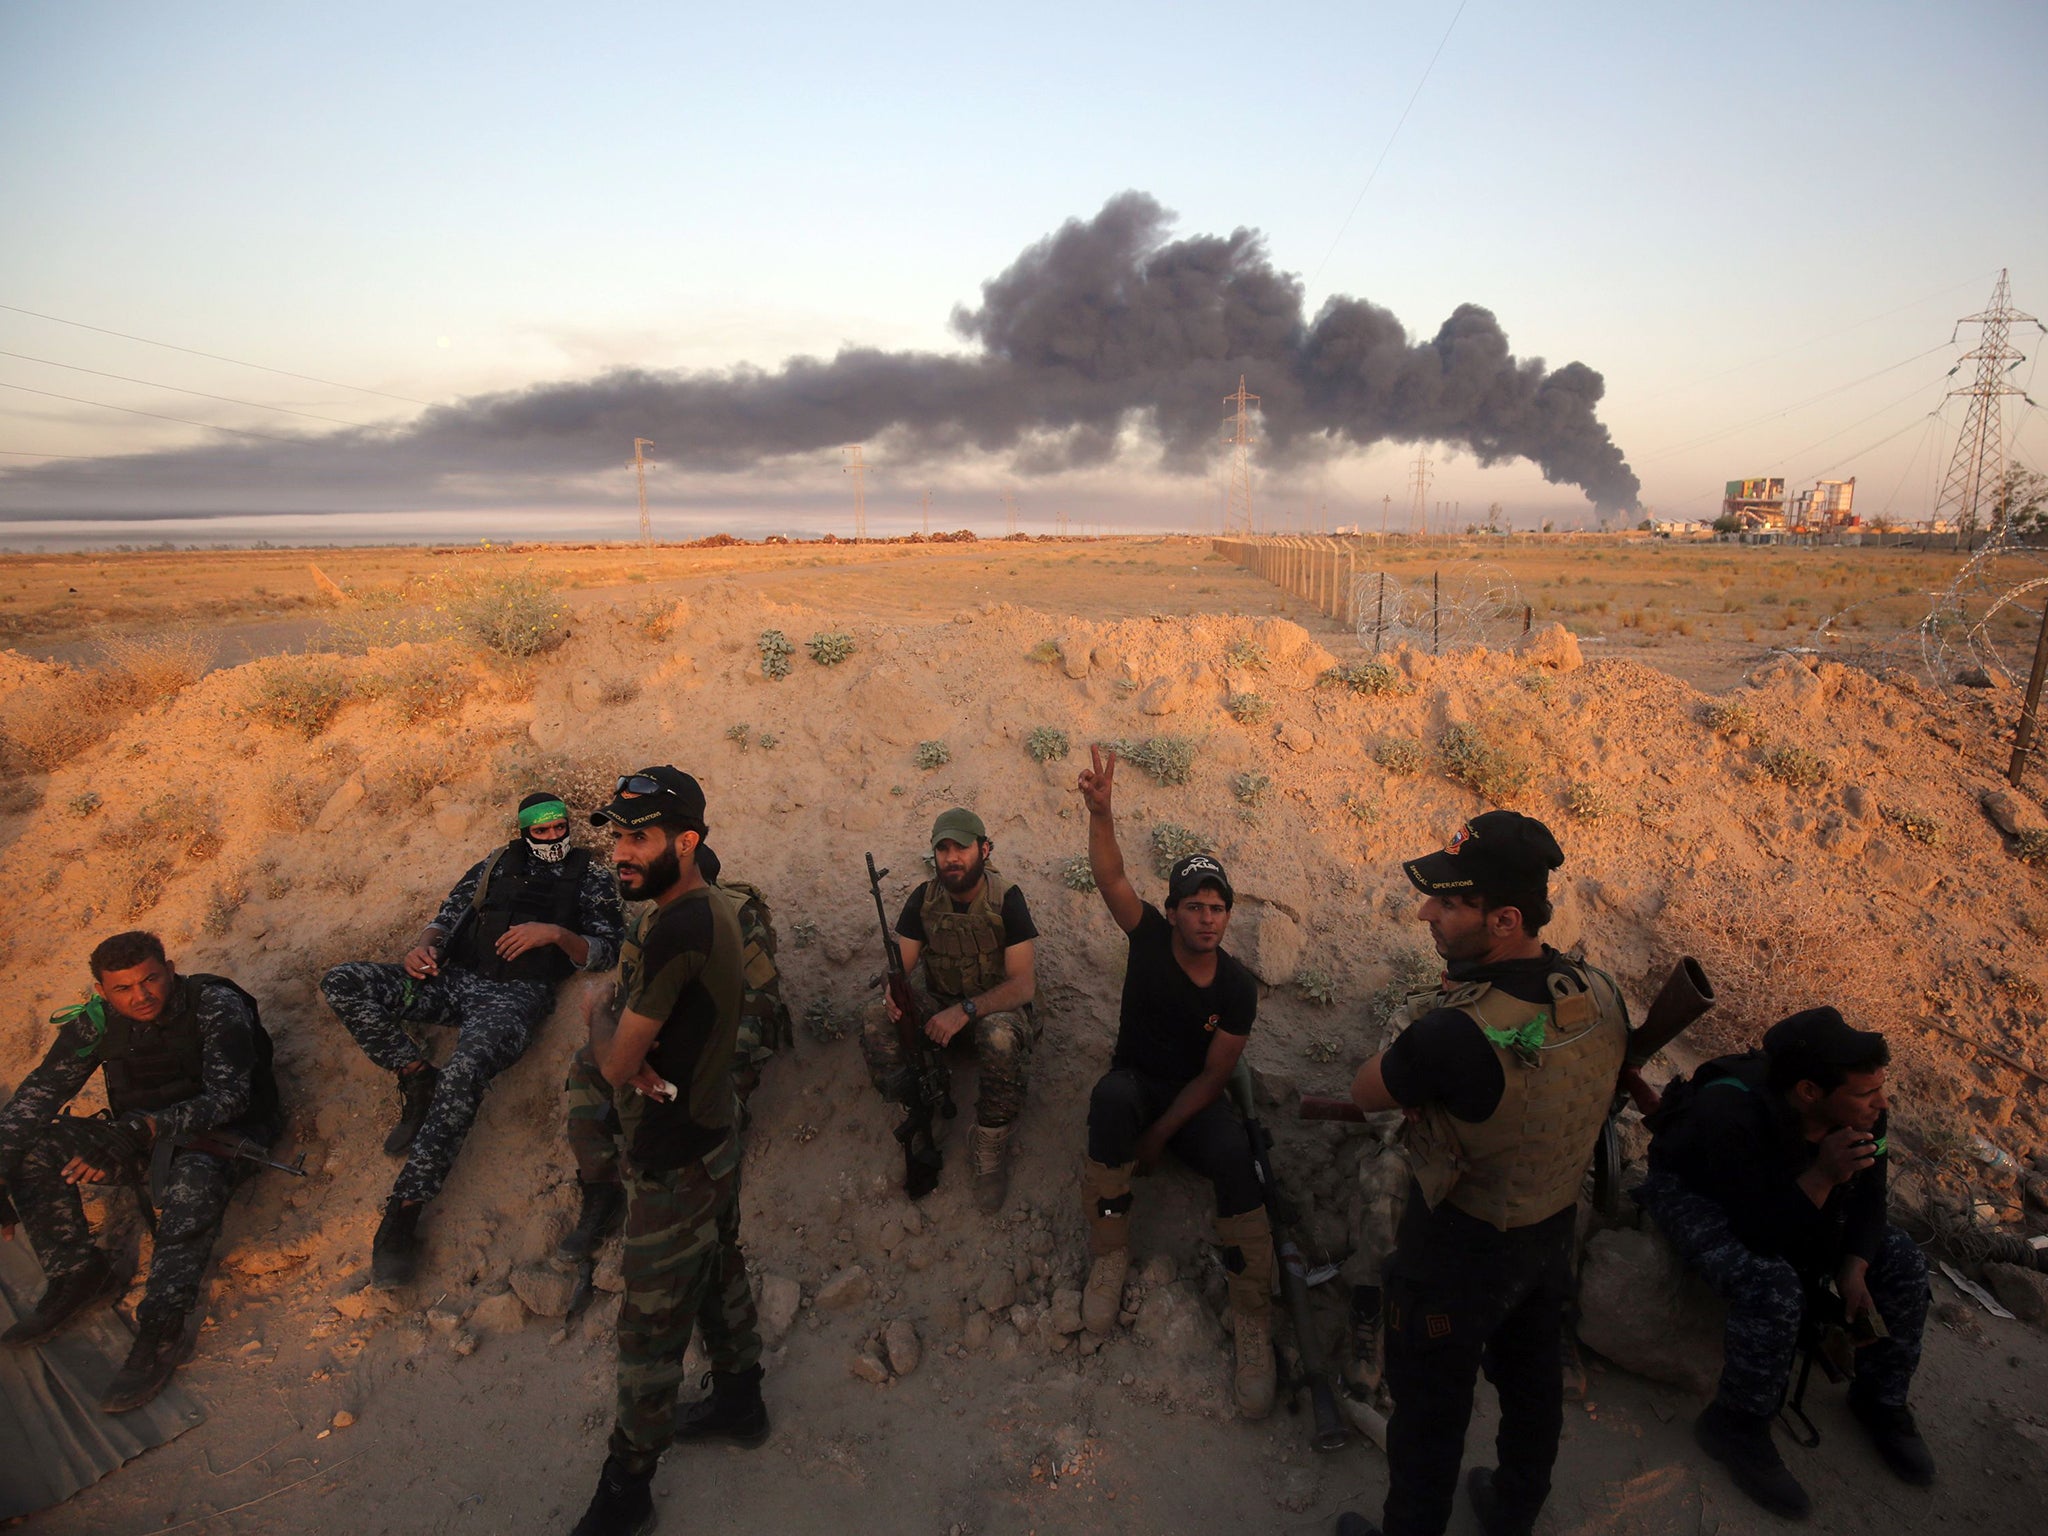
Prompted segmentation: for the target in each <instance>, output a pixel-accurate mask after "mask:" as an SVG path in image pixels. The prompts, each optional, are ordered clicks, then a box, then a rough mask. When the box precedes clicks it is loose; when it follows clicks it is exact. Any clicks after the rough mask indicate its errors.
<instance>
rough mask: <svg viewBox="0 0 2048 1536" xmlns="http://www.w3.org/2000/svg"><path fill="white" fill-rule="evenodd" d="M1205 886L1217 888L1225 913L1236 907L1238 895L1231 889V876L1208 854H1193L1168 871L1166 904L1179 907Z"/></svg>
mask: <svg viewBox="0 0 2048 1536" xmlns="http://www.w3.org/2000/svg"><path fill="white" fill-rule="evenodd" d="M1205 885H1213V886H1215V887H1216V892H1217V894H1218V895H1220V896H1221V897H1222V898H1223V907H1224V910H1225V911H1228V910H1229V909H1230V908H1231V907H1232V906H1233V905H1235V903H1236V901H1237V893H1236V892H1235V891H1233V890H1231V888H1230V876H1228V875H1226V874H1225V873H1224V872H1223V866H1222V865H1221V864H1219V863H1217V862H1216V860H1215V859H1214V858H1212V857H1210V856H1209V855H1208V854H1206V853H1191V854H1189V855H1188V856H1187V857H1186V858H1184V859H1182V860H1180V861H1179V862H1178V863H1176V864H1175V865H1174V866H1173V868H1172V869H1170V870H1168V871H1167V874H1166V904H1167V905H1168V906H1169V907H1171V906H1178V905H1179V904H1180V903H1181V902H1183V901H1185V900H1187V898H1188V897H1190V896H1192V895H1194V894H1195V892H1197V891H1199V890H1200V889H1201V888H1202V887H1203V886H1205Z"/></svg>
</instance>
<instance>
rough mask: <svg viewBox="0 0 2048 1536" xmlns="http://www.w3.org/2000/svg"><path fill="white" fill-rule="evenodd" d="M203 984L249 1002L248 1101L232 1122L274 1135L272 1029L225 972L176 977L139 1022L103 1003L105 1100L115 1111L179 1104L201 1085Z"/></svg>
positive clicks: (275, 1103)
mask: <svg viewBox="0 0 2048 1536" xmlns="http://www.w3.org/2000/svg"><path fill="white" fill-rule="evenodd" d="M209 986H213V987H226V988H228V989H229V990H230V991H232V992H233V993H234V994H235V995H236V996H237V997H239V998H241V999H242V1001H243V1002H245V1003H247V1004H248V1005H249V1014H250V1018H251V1021H252V1025H253V1030H254V1046H255V1063H254V1068H253V1070H252V1071H251V1073H250V1077H249V1107H248V1108H247V1109H246V1110H245V1111H243V1114H242V1118H241V1120H240V1121H238V1122H237V1124H239V1125H243V1126H245V1127H248V1128H250V1129H251V1130H252V1131H256V1132H259V1133H261V1132H264V1131H267V1132H268V1134H269V1135H270V1136H274V1135H275V1134H276V1132H277V1128H278V1126H279V1123H280V1115H279V1106H278V1097H277V1078H276V1075H275V1074H274V1073H273V1071H272V1069H271V1056H272V1051H271V1044H270V1034H269V1032H268V1031H267V1030H265V1029H264V1027H263V1020H262V1017H261V1015H260V1013H259V1011H258V1009H257V1006H256V999H255V998H253V997H251V996H250V995H249V994H248V993H247V992H245V991H243V990H242V989H241V988H240V987H238V986H236V985H235V983H233V982H232V981H229V980H228V979H227V978H226V977H225V976H212V975H208V974H207V973H206V972H204V971H198V972H194V973H193V974H192V975H190V976H180V977H179V978H178V979H177V982H176V984H175V985H174V986H173V987H172V989H171V996H170V1000H169V1001H168V1002H167V1003H165V1005H164V1011H163V1012H162V1013H161V1014H159V1015H157V1017H156V1019H155V1020H154V1021H153V1022H151V1023H149V1024H137V1023H136V1022H135V1021H134V1020H133V1019H130V1018H129V1017H127V1015H125V1014H123V1013H121V1012H119V1011H118V1010H116V1009H113V1008H109V1009H107V1032H106V1034H105V1035H104V1036H102V1037H101V1041H100V1070H101V1071H102V1072H103V1073H104V1074H105V1078H106V1087H107V1107H108V1108H109V1109H111V1110H112V1111H113V1112H114V1113H115V1114H116V1115H125V1114H128V1113H129V1112H130V1111H137V1110H139V1111H142V1112H144V1113H147V1112H149V1111H152V1110H158V1109H167V1108H169V1107H170V1106H171V1105H173V1104H182V1103H184V1102H185V1100H187V1099H192V1098H197V1097H198V1096H199V1095H200V1094H201V1093H202V1092H204V1091H205V1088H206V1078H205V1073H204V1055H205V1049H204V1043H203V1041H202V1039H201V1037H200V1031H199V994H200V992H201V991H202V990H203V989H204V988H206V987H209Z"/></svg>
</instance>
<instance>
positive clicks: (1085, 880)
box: [1060, 853, 1095, 891]
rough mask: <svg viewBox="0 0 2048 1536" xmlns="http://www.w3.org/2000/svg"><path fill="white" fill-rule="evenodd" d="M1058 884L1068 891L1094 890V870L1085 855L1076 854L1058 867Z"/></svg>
mask: <svg viewBox="0 0 2048 1536" xmlns="http://www.w3.org/2000/svg"><path fill="white" fill-rule="evenodd" d="M1060 884H1061V885H1064V886H1065V887H1066V888H1067V889H1068V890H1070V891H1092V890H1094V889H1095V870H1094V867H1093V866H1092V865H1090V864H1089V862H1088V855H1087V854H1085V853H1079V854H1076V855H1074V857H1073V858H1071V859H1069V860H1067V862H1066V863H1064V864H1062V865H1061V866H1060Z"/></svg>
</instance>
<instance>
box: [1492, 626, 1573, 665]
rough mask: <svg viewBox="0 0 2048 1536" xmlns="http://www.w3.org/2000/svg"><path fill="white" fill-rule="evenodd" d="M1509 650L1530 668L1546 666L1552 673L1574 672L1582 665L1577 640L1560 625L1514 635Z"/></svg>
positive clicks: (1536, 628)
mask: <svg viewBox="0 0 2048 1536" xmlns="http://www.w3.org/2000/svg"><path fill="white" fill-rule="evenodd" d="M1508 651H1509V653H1510V654H1512V655H1515V656H1519V657H1521V659H1522V660H1524V661H1526V662H1528V663H1529V664H1530V665H1531V666H1537V667H1548V668H1550V669H1551V670H1552V671H1553V672H1574V671H1577V670H1578V669H1579V668H1580V667H1581V666H1583V665H1584V664H1585V658H1584V657H1583V656H1581V655H1580V654H1579V641H1578V637H1577V636H1576V635H1574V634H1573V633H1572V632H1571V631H1570V630H1568V629H1566V628H1565V627H1564V626H1563V625H1562V624H1539V625H1537V626H1536V627H1535V628H1534V629H1532V630H1530V631H1529V633H1527V634H1526V635H1518V636H1516V637H1515V639H1514V640H1513V641H1511V642H1510V643H1509V645H1508Z"/></svg>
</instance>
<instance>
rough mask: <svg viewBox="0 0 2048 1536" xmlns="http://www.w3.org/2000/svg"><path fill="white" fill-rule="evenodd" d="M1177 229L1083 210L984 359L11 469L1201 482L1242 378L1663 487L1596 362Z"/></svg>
mask: <svg viewBox="0 0 2048 1536" xmlns="http://www.w3.org/2000/svg"><path fill="white" fill-rule="evenodd" d="M1170 223H1171V215H1169V214H1168V213H1167V211H1166V210H1165V209H1163V208H1162V207H1160V205H1159V204H1158V203H1157V202H1155V201H1154V200H1153V199H1152V198H1151V197H1149V196H1147V195H1145V194H1144V193H1142V192H1126V193H1123V194H1122V195H1120V196H1118V197H1115V198H1112V199H1111V200H1110V201H1109V202H1108V203H1107V204H1106V205H1104V207H1103V209H1102V211H1101V212H1100V213H1098V214H1096V216H1095V217H1094V218H1092V219H1088V220H1080V219H1075V220H1070V221H1069V222H1068V223H1067V224H1065V225H1064V226H1063V227H1062V228H1061V229H1060V230H1059V231H1058V232H1057V233H1055V234H1053V235H1051V236H1050V237H1048V238H1047V239H1045V240H1042V241H1040V242H1039V243H1038V244H1036V245H1034V246H1032V247H1031V248H1030V249H1028V250H1026V251H1025V252H1024V253H1023V255H1021V256H1019V257H1018V258H1017V260H1016V261H1015V262H1014V263H1013V264H1012V265H1011V266H1010V268H1009V270H1008V271H1006V272H1004V273H1003V274H1002V275H1001V276H999V277H996V278H994V279H993V280H991V281H989V282H987V283H984V284H983V285H982V296H981V304H980V306H979V307H978V308H974V309H968V308H966V307H964V306H963V307H961V308H958V309H956V310H955V311H954V313H953V317H952V318H953V325H954V328H955V329H956V330H957V331H958V332H959V334H960V335H961V337H962V338H963V339H964V340H965V341H967V342H969V343H970V344H972V346H973V348H974V350H971V351H967V352H964V353H958V354H940V353H926V352H881V351H877V350H875V349H873V348H868V347H849V348H847V349H846V350H844V351H842V352H840V353H839V354H838V355H837V356H836V357H834V358H832V359H830V360H829V361H826V360H822V359H817V358H797V359H794V360H792V361H791V362H788V363H786V364H785V365H783V366H782V367H781V368H779V369H776V370H775V371H773V372H768V371H764V370H761V369H758V368H751V367H741V368H735V369H732V370H731V371H729V372H695V373H685V372H679V371H667V370H654V369H641V368H619V369H614V370H612V371H611V372H608V373H605V374H602V375H600V376H599V377H597V378H595V379H588V380H582V381H577V382H573V383H556V384H540V385H535V386H533V387H531V388H528V389H521V390H513V391H508V392H506V393H503V394H494V395H481V396H475V397H472V398H469V399H464V400H460V401H458V402H456V403H454V404H452V405H443V406H435V407H432V408H431V409H429V410H427V411H425V412H423V413H422V414H421V415H420V416H419V417H418V418H416V419H415V420H414V421H412V422H411V423H409V424H407V425H404V426H401V427H396V428H388V429H370V428H364V429H355V430H351V431H347V432H340V433H335V434H332V435H330V436H326V437H320V438H308V439H306V440H304V441H303V442H298V443H292V444H273V443H268V442H265V443H234V444H209V445H206V446H201V447H195V448H188V449H183V450H178V451H172V452H163V453H151V454H137V455H132V456H128V457H124V458H120V459H116V460H111V461H101V462H96V463H89V464H58V463H51V464H47V465H41V466H37V467H35V468H33V469H28V470H22V471H16V472H14V473H12V474H9V475H6V476H5V477H4V478H0V501H4V502H5V503H9V504H12V506H13V507H14V509H15V511H16V513H17V515H19V514H21V513H24V512H28V511H31V510H42V509H52V508H59V507H61V508H63V509H65V510H68V511H72V512H73V513H74V515H76V514H78V513H83V514H84V515H87V516H90V515H91V513H92V512H93V511H94V510H98V509H101V508H109V507H110V506H111V504H113V503H115V502H119V503H121V504H124V505H126V506H128V507H129V508H130V509H131V510H130V511H129V512H128V513H126V514H123V515H131V516H132V515H133V510H134V509H138V508H141V509H148V510H152V511H157V512H160V513H163V514H165V515H169V514H171V513H173V512H175V511H211V510H222V509H225V508H227V507H259V506H260V507H281V506H305V505H319V506H327V507H334V508H364V507H370V506H378V505H392V506H421V505H448V504H459V503H461V502H466V501H479V500H489V501H494V502H503V501H506V500H532V501H541V500H551V499H558V498H559V496H560V494H561V493H560V489H559V487H558V486H556V485H552V484H548V483H547V482H548V481H549V478H550V477H564V476H581V475H588V474H592V473H596V472H599V471H605V470H610V469H614V468H615V467H616V466H617V464H618V462H619V459H620V456H621V453H622V452H623V445H625V444H627V443H630V442H631V441H632V439H633V438H634V437H635V436H640V437H648V438H652V439H653V440H654V442H655V443H656V445H657V451H658V453H659V454H660V456H661V459H662V460H663V462H664V463H666V464H667V465H669V466H671V467H672V468H675V469H680V470H681V471H683V472H685V473H698V474H702V473H707V472H737V471H742V470H747V469H752V468H755V467H757V466H760V465H762V464H764V463H767V462H771V461H773V460H776V459H778V458H783V457H785V456H788V455H795V454H808V453H815V452H817V451H819V450H821V449H833V448H837V447H838V446H839V445H841V444H845V443H853V442H864V441H865V442H871V443H877V444H878V445H879V450H878V453H877V457H886V458H887V459H890V460H895V461H899V462H904V461H911V460H917V459H927V460H928V459H941V458H945V457H947V456H949V455H953V454H957V453H959V452H961V451H963V450H979V451H982V452H987V453H995V454H1008V455H1010V456H1011V457H1012V459H1013V462H1014V465H1015V467H1016V468H1017V470H1018V471H1019V472H1022V473H1050V472H1055V471H1058V470H1060V469H1065V468H1071V467H1080V466H1087V465H1094V464H1100V463H1104V462H1106V461H1108V460H1110V459H1111V458H1113V457H1114V456H1115V455H1116V454H1117V452H1118V449H1119V443H1120V441H1121V440H1122V434H1123V433H1124V432H1125V431H1126V429H1128V428H1130V427H1132V426H1137V427H1140V428H1142V429H1149V433H1150V435H1151V436H1152V437H1154V438H1156V440H1157V441H1158V443H1159V444H1160V448H1161V459H1162V462H1163V464H1164V466H1165V467H1166V468H1167V469H1169V470H1171V471H1173V472H1176V473H1192V472H1198V471H1199V470H1201V469H1202V468H1203V467H1204V466H1205V465H1206V464H1207V463H1208V462H1209V461H1210V458H1211V456H1212V455H1213V454H1214V453H1215V452H1216V451H1217V449H1218V445H1219V443H1220V441H1221V437H1222V432H1221V422H1222V415H1223V405H1222V400H1223V396H1224V394H1225V393H1227V392H1228V391H1230V390H1231V389H1233V388H1234V387H1235V386H1236V384H1237V380H1238V376H1239V375H1240V374H1242V375H1244V376H1245V378H1246V380H1247V382H1248V383H1249V386H1250V388H1251V389H1252V390H1253V391H1254V392H1255V393H1257V394H1259V395H1260V396H1262V397H1263V402H1264V404H1263V416H1264V419H1263V422H1262V425H1261V434H1260V435H1261V448H1260V455H1261V458H1262V460H1263V461H1264V462H1266V463H1268V464H1285V463H1289V462H1295V461H1300V460H1303V459H1308V458H1312V457H1314V456H1317V455H1320V454H1327V453H1330V452H1333V451H1338V450H1341V449H1343V448H1344V447H1346V446H1357V447H1366V446H1369V445H1371V444H1373V443H1377V442H1381V441H1383V440H1389V439H1391V440H1395V441H1401V442H1418V441H1429V442H1439V443H1446V444H1451V445H1454V446H1456V447H1458V448H1463V449H1466V450H1468V451H1470V452H1471V453H1472V454H1473V455H1474V456H1475V457H1477V458H1478V459H1479V461H1480V462H1481V463H1484V464H1491V463H1494V462H1497V461H1499V460H1503V459H1509V458H1523V459H1528V460H1530V461H1531V462H1533V463H1534V464H1536V465H1537V467H1538V468H1540V469H1541V470H1542V471H1543V474H1544V476H1545V478H1546V479H1548V480H1551V481H1552V482H1555V483H1559V484H1569V485H1576V486H1579V487H1580V488H1581V489H1583V490H1584V491H1585V493H1586V495H1587V497H1588V498H1589V499H1590V500H1591V501H1592V502H1593V503H1594V505H1595V506H1596V507H1597V508H1599V509H1600V510H1601V511H1603V512H1605V511H1613V510H1620V509H1625V508H1629V507H1632V506H1633V505H1634V504H1635V500H1636V493H1637V489H1638V481H1637V479H1636V477H1635V475H1634V473H1633V472H1631V471H1630V469H1629V468H1628V465H1627V464H1626V462H1625V461H1624V460H1623V458H1622V455H1621V450H1620V449H1619V448H1617V447H1616V446H1615V445H1614V442H1613V440H1612V439H1611V438H1610V437H1609V436H1608V433H1607V428H1606V427H1604V426H1603V425H1601V423H1600V421H1599V419H1598V417H1597V416H1596V415H1595V414H1594V407H1595V406H1596V405H1597V404H1598V403H1599V401H1600V397H1601V395H1602V393H1603V391H1604V387H1605V386H1604V385H1603V383H1602V381H1601V377H1600V375H1599V374H1597V373H1595V372H1594V371H1593V370H1592V369H1590V368H1588V367H1586V366H1585V365H1584V364H1582V363H1567V364H1565V365H1564V366H1563V367H1561V368H1557V369H1554V370H1552V369H1546V368H1545V367H1544V365H1543V363H1542V361H1541V360H1540V359H1536V358H1522V359H1518V358H1516V357H1515V356H1514V355H1513V354H1512V353H1511V352H1509V350H1508V342H1507V337H1506V336H1505V335H1504V334H1503V333H1502V331H1501V328H1500V324H1499V322H1498V321H1496V320H1495V319H1494V317H1493V315H1492V313H1491V312H1490V311H1488V310H1485V309H1482V308H1480V307H1479V306H1477V305H1474V304H1463V305H1460V306H1459V307H1458V308H1457V310H1456V311H1455V312H1454V313H1453V314H1452V315H1451V317H1450V318H1449V319H1448V320H1446V321H1445V322H1444V323H1443V325H1442V326H1441V327H1440V328H1439V329H1438V330H1437V333H1436V334H1435V335H1434V336H1432V337H1430V338H1428V339H1427V340H1423V341H1410V340H1409V338H1408V335H1407V332H1406V331H1404V330H1403V329H1402V327H1401V323H1400V322H1399V321H1398V320H1396V319H1395V318H1394V317H1393V315H1391V314H1389V313H1388V312H1387V311H1386V310H1384V309H1381V308H1379V307H1378V306H1376V305H1373V304H1369V303H1367V302H1365V301H1364V300H1362V299H1351V298H1333V299H1331V300H1330V301H1329V302H1328V303H1326V304H1325V305H1324V306H1323V308H1322V311H1321V312H1320V313H1319V314H1317V315H1316V316H1315V318H1314V319H1313V320H1310V319H1308V318H1306V317H1305V315H1304V314H1303V311H1302V285H1301V282H1300V280H1299V279H1298V278H1296V277H1295V276H1293V275H1292V274H1289V273H1285V272H1281V271H1278V270H1276V269H1275V267H1274V266H1273V264H1272V262H1271V260H1270V259H1269V258H1268V257H1267V254H1266V250H1265V246H1264V243H1263V241H1262V239H1261V238H1260V236H1259V235H1258V234H1257V233H1256V232H1254V231H1251V230H1245V229H1240V230H1237V231H1236V232H1234V233H1232V234H1230V235H1228V236H1216V235H1198V236H1194V237H1191V238H1188V239H1184V240H1171V239H1168V238H1167V233H1168V228H1169V225H1170ZM543 485H544V486H545V487H546V489H545V490H542V489H541V487H542V486H543Z"/></svg>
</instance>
